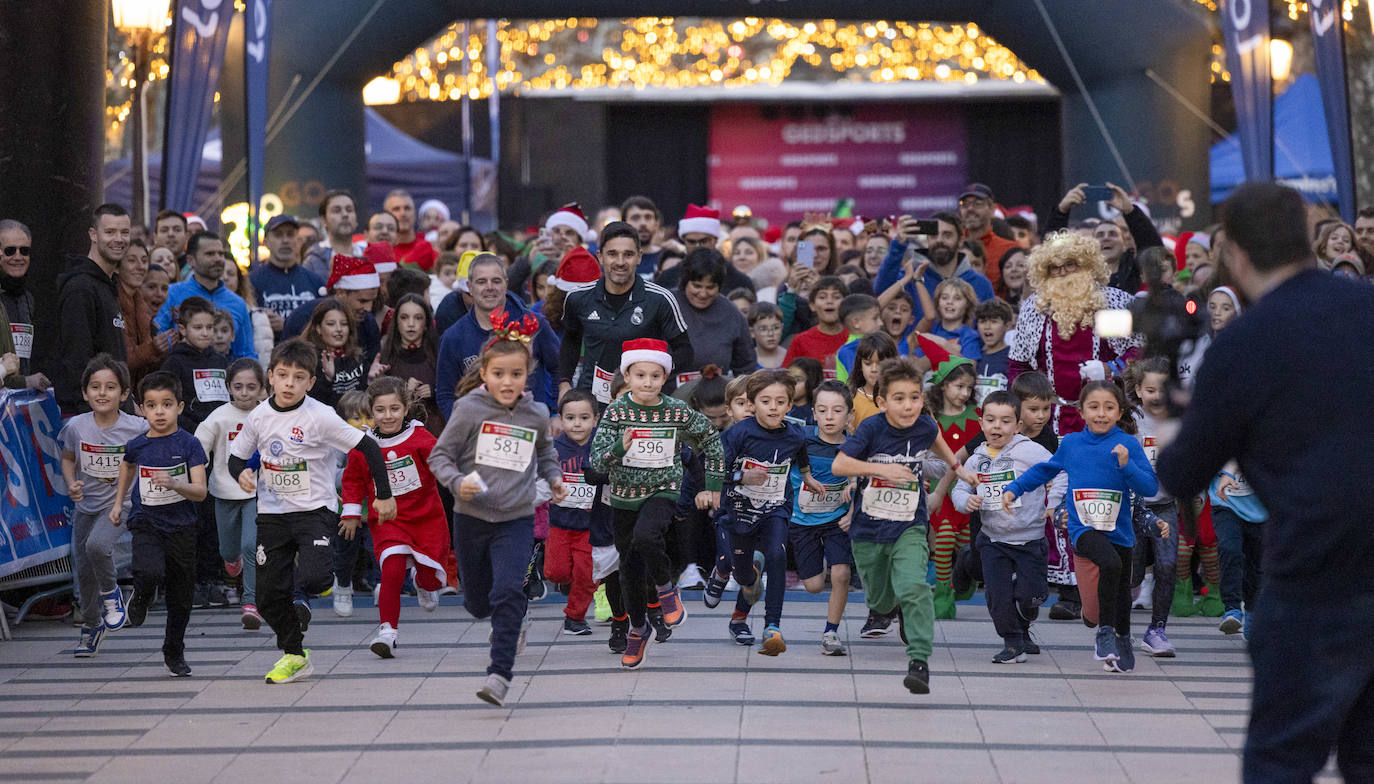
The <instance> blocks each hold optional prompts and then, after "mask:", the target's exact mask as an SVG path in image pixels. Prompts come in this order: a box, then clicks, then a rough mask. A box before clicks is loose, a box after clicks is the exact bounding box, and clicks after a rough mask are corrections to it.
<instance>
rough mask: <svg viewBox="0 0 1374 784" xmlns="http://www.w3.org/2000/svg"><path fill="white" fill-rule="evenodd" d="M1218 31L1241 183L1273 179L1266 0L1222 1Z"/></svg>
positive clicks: (1272, 125) (1270, 80) (1272, 107)
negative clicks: (1242, 176)
mask: <svg viewBox="0 0 1374 784" xmlns="http://www.w3.org/2000/svg"><path fill="white" fill-rule="evenodd" d="M1221 29H1222V33H1223V36H1224V38H1225V41H1226V66H1227V70H1229V71H1230V72H1231V96H1232V99H1233V100H1234V101H1235V104H1236V135H1237V136H1239V137H1240V149H1241V159H1242V160H1243V161H1244V164H1245V178H1246V179H1247V180H1251V181H1257V182H1268V181H1270V180H1272V179H1274V87H1273V76H1272V74H1271V73H1270V71H1269V3H1268V2H1267V0H1223V2H1222V6H1221Z"/></svg>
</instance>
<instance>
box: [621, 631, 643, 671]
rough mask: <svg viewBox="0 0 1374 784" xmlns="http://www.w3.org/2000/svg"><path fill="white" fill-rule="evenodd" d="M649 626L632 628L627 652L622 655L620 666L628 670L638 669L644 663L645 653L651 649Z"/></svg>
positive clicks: (627, 639) (627, 642)
mask: <svg viewBox="0 0 1374 784" xmlns="http://www.w3.org/2000/svg"><path fill="white" fill-rule="evenodd" d="M649 639H650V637H649V627H647V626H646V627H644V628H643V629H631V630H630V634H629V636H628V637H627V638H626V644H625V653H623V654H621V656H620V666H621V667H622V668H623V669H626V670H637V669H639V668H640V667H641V666H642V665H643V664H644V654H645V653H647V652H648V650H649Z"/></svg>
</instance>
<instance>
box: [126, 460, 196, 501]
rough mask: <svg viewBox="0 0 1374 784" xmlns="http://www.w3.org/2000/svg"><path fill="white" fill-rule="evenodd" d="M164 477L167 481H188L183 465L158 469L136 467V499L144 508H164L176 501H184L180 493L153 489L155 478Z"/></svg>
mask: <svg viewBox="0 0 1374 784" xmlns="http://www.w3.org/2000/svg"><path fill="white" fill-rule="evenodd" d="M159 476H165V477H167V478H169V479H181V480H183V481H185V480H187V479H188V476H187V472H186V464H185V463H177V464H176V465H174V466H169V467H166V468H159V467H157V466H139V467H138V499H139V501H140V502H141V503H142V504H143V505H144V506H166V505H167V504H174V503H176V502H177V501H182V500H185V499H183V498H182V497H181V493H178V492H177V491H175V490H173V489H171V488H170V487H154V486H153V479H154V478H155V477H159Z"/></svg>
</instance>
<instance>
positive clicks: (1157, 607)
mask: <svg viewBox="0 0 1374 784" xmlns="http://www.w3.org/2000/svg"><path fill="white" fill-rule="evenodd" d="M1127 378H1128V382H1127V384H1128V388H1127V392H1128V393H1130V396H1132V397H1134V398H1136V399H1137V400H1139V401H1140V417H1139V419H1138V420H1137V423H1136V424H1137V430H1138V431H1139V432H1137V433H1136V438H1137V439H1138V440H1139V441H1140V446H1141V447H1142V448H1143V449H1144V450H1145V457H1146V458H1148V459H1149V461H1150V470H1154V467H1155V461H1156V460H1157V459H1158V458H1159V442H1160V439H1159V432H1158V431H1159V429H1160V427H1161V426H1162V425H1163V424H1164V421H1165V420H1166V419H1167V418H1168V416H1169V407H1168V405H1167V403H1166V402H1165V394H1166V393H1165V383H1166V382H1167V381H1168V379H1169V360H1168V359H1166V358H1164V357H1149V358H1148V359H1143V360H1140V361H1138V362H1136V363H1134V364H1133V365H1132V366H1131V368H1130V370H1129V372H1128V373H1127ZM1139 503H1140V505H1141V506H1142V507H1143V509H1142V513H1141V514H1140V515H1139V516H1138V517H1139V518H1140V519H1138V520H1137V525H1136V530H1137V531H1138V532H1140V536H1139V537H1138V538H1137V539H1136V543H1135V546H1134V548H1133V554H1134V557H1135V564H1134V567H1133V572H1134V575H1133V579H1132V580H1131V584H1132V587H1136V586H1140V585H1141V584H1142V582H1143V579H1144V576H1145V567H1146V566H1147V565H1149V564H1154V581H1153V584H1152V587H1151V590H1150V628H1149V629H1148V630H1147V631H1146V632H1145V637H1144V639H1142V640H1141V641H1140V649H1141V650H1143V651H1145V652H1146V653H1148V654H1150V655H1151V656H1157V657H1160V658H1168V659H1172V658H1173V657H1174V656H1175V655H1177V654H1176V652H1175V650H1174V645H1173V643H1171V642H1169V635H1168V634H1167V633H1165V631H1164V629H1165V627H1166V626H1167V625H1168V622H1169V609H1170V605H1171V604H1172V602H1173V600H1174V586H1175V584H1176V583H1177V581H1178V544H1179V540H1178V533H1177V532H1178V531H1180V530H1181V529H1180V528H1179V527H1178V502H1177V501H1176V500H1174V497H1173V496H1172V495H1170V494H1169V491H1168V490H1165V489H1164V488H1163V487H1162V486H1161V487H1160V488H1159V492H1157V493H1156V494H1154V495H1152V496H1149V497H1146V498H1142V499H1140V502H1139ZM1146 512H1148V515H1153V516H1154V517H1158V518H1159V519H1161V520H1163V521H1164V522H1166V523H1168V524H1169V527H1170V528H1171V529H1172V531H1173V532H1174V535H1173V536H1170V535H1168V534H1166V533H1163V532H1162V530H1161V529H1160V528H1158V527H1156V526H1154V525H1149V524H1148V522H1149V521H1147V520H1145V519H1144V518H1146V517H1147V516H1148V515H1147V514H1146ZM1188 598H1189V600H1191V599H1192V582H1191V581H1189V584H1188Z"/></svg>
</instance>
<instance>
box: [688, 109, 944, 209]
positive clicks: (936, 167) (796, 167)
mask: <svg viewBox="0 0 1374 784" xmlns="http://www.w3.org/2000/svg"><path fill="white" fill-rule="evenodd" d="M787 114H788V112H787V111H786V110H783V111H775V112H771V113H770V114H765V113H764V112H763V111H761V110H760V108H759V107H757V106H750V105H731V106H720V107H716V108H715V109H713V110H712V112H711V154H710V159H709V160H710V192H711V204H712V206H715V207H717V208H719V209H720V211H721V214H722V215H728V214H729V213H730V211H731V210H733V209H734V208H735V207H737V206H739V205H741V204H744V205H748V206H749V208H750V209H751V210H753V212H754V215H755V217H761V218H766V219H767V220H768V221H769V222H770V223H771V224H782V223H786V222H788V221H792V220H798V219H800V218H801V217H802V214H803V213H805V212H826V213H828V212H830V210H831V209H832V208H834V206H835V202H836V201H838V200H839V199H842V198H846V197H848V198H852V199H854V213H855V214H856V215H863V216H865V217H867V218H872V219H878V218H882V217H884V216H887V215H893V214H904V213H910V214H912V215H915V216H917V217H924V216H927V215H929V214H930V213H932V212H935V211H936V210H942V209H952V208H953V207H954V206H955V201H956V199H957V198H958V196H959V191H960V189H961V188H963V186H964V185H965V183H966V179H967V167H966V163H965V143H964V142H965V140H964V114H963V111H962V110H961V109H960V108H959V107H958V106H951V105H945V104H925V105H910V104H909V105H865V106H859V107H857V108H856V109H855V110H854V112H853V114H852V115H848V116H840V115H834V116H831V117H827V118H818V117H813V116H807V117H805V118H792V117H788V116H786V115H787ZM807 114H808V115H810V112H809V111H808V112H807Z"/></svg>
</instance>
